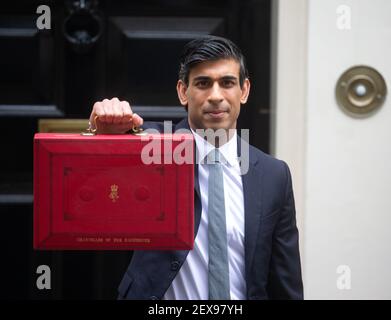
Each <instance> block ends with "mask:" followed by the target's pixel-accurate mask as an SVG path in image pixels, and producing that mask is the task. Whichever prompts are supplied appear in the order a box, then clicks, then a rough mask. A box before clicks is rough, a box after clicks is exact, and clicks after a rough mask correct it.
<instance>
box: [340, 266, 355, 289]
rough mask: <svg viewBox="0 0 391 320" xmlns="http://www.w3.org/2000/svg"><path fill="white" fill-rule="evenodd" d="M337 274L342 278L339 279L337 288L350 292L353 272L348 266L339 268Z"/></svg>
mask: <svg viewBox="0 0 391 320" xmlns="http://www.w3.org/2000/svg"><path fill="white" fill-rule="evenodd" d="M337 274H340V276H339V277H338V279H337V288H338V289H339V290H350V289H351V287H352V271H351V270H350V267H349V266H347V265H340V266H338V267H337Z"/></svg>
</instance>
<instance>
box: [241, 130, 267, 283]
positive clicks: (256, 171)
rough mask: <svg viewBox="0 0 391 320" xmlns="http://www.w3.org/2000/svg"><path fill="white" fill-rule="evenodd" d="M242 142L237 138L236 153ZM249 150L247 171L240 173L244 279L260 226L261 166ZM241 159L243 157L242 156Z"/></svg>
mask: <svg viewBox="0 0 391 320" xmlns="http://www.w3.org/2000/svg"><path fill="white" fill-rule="evenodd" d="M242 143H247V142H245V141H243V140H241V139H240V138H239V139H238V153H240V150H241V148H240V146H241V144H242ZM248 150H249V156H248V157H249V167H248V172H247V173H246V174H243V175H242V183H243V198H244V235H245V236H244V252H245V269H246V279H247V280H248V279H250V277H249V275H250V272H251V270H250V266H251V265H252V260H253V257H254V250H255V247H256V243H257V234H258V230H259V226H260V219H261V212H262V210H261V209H262V202H261V199H262V187H261V185H260V183H262V177H261V175H262V174H261V168H260V165H259V162H258V159H257V158H256V155H255V154H254V152H252V151H251V149H248ZM242 161H243V158H242Z"/></svg>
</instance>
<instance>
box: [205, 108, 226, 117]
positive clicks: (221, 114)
mask: <svg viewBox="0 0 391 320" xmlns="http://www.w3.org/2000/svg"><path fill="white" fill-rule="evenodd" d="M226 113H227V111H225V110H212V111H207V112H206V114H208V115H209V116H210V117H211V118H213V119H220V118H222V117H224V116H225V114H226Z"/></svg>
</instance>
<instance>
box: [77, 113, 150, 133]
mask: <svg viewBox="0 0 391 320" xmlns="http://www.w3.org/2000/svg"><path fill="white" fill-rule="evenodd" d="M98 118H99V116H95V118H94V128H92V126H91V122H89V126H88V128H87V129H86V130H85V131H83V132H81V133H80V134H81V135H82V136H95V135H96V131H97V130H98V123H97V120H98ZM130 131H131V132H130V133H131V134H134V135H136V136H143V135H146V134H147V133H146V132H144V131H143V129H142V128H140V127H136V126H135V125H133V127H132V129H131V130H130Z"/></svg>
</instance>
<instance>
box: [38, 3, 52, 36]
mask: <svg viewBox="0 0 391 320" xmlns="http://www.w3.org/2000/svg"><path fill="white" fill-rule="evenodd" d="M37 13H38V14H40V16H39V17H38V18H37V22H36V25H37V28H38V29H39V30H44V29H51V28H52V23H51V12H50V7H49V6H46V5H40V6H38V8H37Z"/></svg>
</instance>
